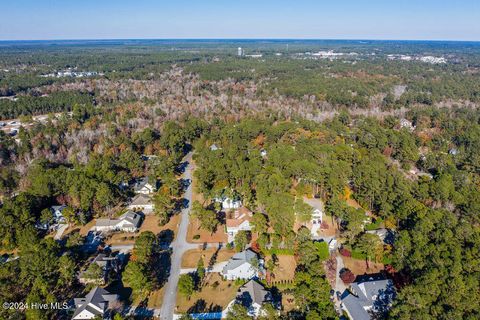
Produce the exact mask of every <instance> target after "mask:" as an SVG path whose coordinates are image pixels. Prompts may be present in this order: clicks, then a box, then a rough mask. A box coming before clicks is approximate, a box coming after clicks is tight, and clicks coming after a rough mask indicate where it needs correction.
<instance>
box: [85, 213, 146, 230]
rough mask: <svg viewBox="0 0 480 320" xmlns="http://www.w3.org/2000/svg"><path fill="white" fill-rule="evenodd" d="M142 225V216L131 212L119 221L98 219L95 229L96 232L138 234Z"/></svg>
mask: <svg viewBox="0 0 480 320" xmlns="http://www.w3.org/2000/svg"><path fill="white" fill-rule="evenodd" d="M141 223H142V214H140V213H138V212H133V211H131V210H129V211H127V212H125V213H124V214H122V215H121V216H120V217H118V219H97V221H96V223H95V226H94V227H93V228H94V229H95V231H124V232H136V231H137V230H138V228H139V227H140V225H141Z"/></svg>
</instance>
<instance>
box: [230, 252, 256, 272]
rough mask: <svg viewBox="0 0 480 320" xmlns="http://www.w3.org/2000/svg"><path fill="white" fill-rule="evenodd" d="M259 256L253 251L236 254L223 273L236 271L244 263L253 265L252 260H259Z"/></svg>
mask: <svg viewBox="0 0 480 320" xmlns="http://www.w3.org/2000/svg"><path fill="white" fill-rule="evenodd" d="M257 258H258V257H257V254H256V253H255V252H253V251H252V250H251V249H247V250H245V251H242V252H239V253H236V254H235V255H233V257H231V258H230V260H229V261H228V263H227V265H226V266H225V267H223V270H222V272H223V273H226V272H227V271H229V270H234V269H236V268H238V267H239V266H241V265H242V264H244V263H249V264H252V260H254V259H257Z"/></svg>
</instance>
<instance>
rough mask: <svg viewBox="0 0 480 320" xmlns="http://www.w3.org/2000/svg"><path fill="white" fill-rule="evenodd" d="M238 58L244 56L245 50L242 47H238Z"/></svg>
mask: <svg viewBox="0 0 480 320" xmlns="http://www.w3.org/2000/svg"><path fill="white" fill-rule="evenodd" d="M237 56H239V57H241V56H243V49H242V47H238V51H237Z"/></svg>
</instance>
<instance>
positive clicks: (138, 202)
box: [130, 193, 152, 206]
mask: <svg viewBox="0 0 480 320" xmlns="http://www.w3.org/2000/svg"><path fill="white" fill-rule="evenodd" d="M150 204H152V197H150V196H149V195H146V194H143V193H140V194H137V195H136V196H135V197H133V198H132V202H130V206H146V205H150Z"/></svg>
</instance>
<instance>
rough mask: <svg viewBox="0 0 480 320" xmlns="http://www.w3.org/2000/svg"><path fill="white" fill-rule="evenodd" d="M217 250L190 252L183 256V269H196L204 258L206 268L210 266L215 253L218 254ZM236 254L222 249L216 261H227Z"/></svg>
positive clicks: (194, 250)
mask: <svg viewBox="0 0 480 320" xmlns="http://www.w3.org/2000/svg"><path fill="white" fill-rule="evenodd" d="M217 250H218V249H217V248H208V249H206V250H201V249H192V250H188V251H187V252H185V253H184V254H183V257H182V268H196V267H197V263H198V260H200V257H203V263H204V265H205V266H208V265H209V262H210V260H211V259H212V256H213V255H214V253H215V252H217ZM234 254H235V250H228V249H225V248H224V249H221V250H220V251H218V253H217V257H216V259H215V263H218V262H223V261H227V260H228V259H230V257H232V256H233V255H234Z"/></svg>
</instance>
